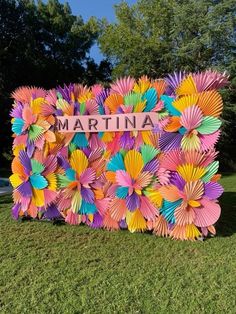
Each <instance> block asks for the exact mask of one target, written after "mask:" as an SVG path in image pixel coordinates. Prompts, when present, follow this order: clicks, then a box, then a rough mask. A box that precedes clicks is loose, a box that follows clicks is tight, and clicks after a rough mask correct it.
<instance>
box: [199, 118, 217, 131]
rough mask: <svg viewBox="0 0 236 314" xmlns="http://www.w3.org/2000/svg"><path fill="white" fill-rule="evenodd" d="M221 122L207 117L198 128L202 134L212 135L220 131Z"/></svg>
mask: <svg viewBox="0 0 236 314" xmlns="http://www.w3.org/2000/svg"><path fill="white" fill-rule="evenodd" d="M220 126H221V121H220V120H219V119H217V118H215V117H211V116H206V117H204V118H203V120H202V123H201V125H200V126H199V127H198V128H197V130H198V132H199V133H201V134H211V133H214V132H215V131H217V130H218V129H219V127H220Z"/></svg>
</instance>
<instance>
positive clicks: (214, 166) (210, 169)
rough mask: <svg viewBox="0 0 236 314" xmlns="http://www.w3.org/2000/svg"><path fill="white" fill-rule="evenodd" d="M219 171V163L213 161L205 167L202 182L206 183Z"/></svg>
mask: <svg viewBox="0 0 236 314" xmlns="http://www.w3.org/2000/svg"><path fill="white" fill-rule="evenodd" d="M218 169H219V161H213V162H212V163H211V164H210V165H208V166H207V167H206V171H205V174H204V176H203V177H202V181H203V182H208V181H210V180H211V178H212V177H213V176H214V175H215V174H216V173H217V171H218Z"/></svg>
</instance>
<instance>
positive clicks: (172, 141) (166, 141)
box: [159, 132, 183, 152]
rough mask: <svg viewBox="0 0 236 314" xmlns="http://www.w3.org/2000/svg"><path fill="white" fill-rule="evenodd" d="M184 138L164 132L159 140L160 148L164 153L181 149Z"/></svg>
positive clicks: (177, 134)
mask: <svg viewBox="0 0 236 314" xmlns="http://www.w3.org/2000/svg"><path fill="white" fill-rule="evenodd" d="M182 137H183V136H182V135H181V134H179V133H169V132H164V133H163V134H162V135H161V137H160V139H159V146H160V148H161V150H162V151H164V152H168V151H170V150H172V149H176V148H180V143H181V140H182Z"/></svg>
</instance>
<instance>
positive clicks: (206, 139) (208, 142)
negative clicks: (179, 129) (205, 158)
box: [199, 130, 221, 151]
mask: <svg viewBox="0 0 236 314" xmlns="http://www.w3.org/2000/svg"><path fill="white" fill-rule="evenodd" d="M220 133H221V132H220V130H218V131H216V132H214V133H212V134H206V135H200V136H199V139H200V142H201V150H202V151H207V150H209V149H212V148H213V147H214V145H215V144H216V142H217V141H218V139H219V137H220Z"/></svg>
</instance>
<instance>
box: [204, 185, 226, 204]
mask: <svg viewBox="0 0 236 314" xmlns="http://www.w3.org/2000/svg"><path fill="white" fill-rule="evenodd" d="M204 190H205V193H204V196H205V197H207V198H208V199H210V200H216V199H217V198H219V197H220V196H221V194H222V193H223V192H224V189H223V187H222V186H221V185H220V184H219V183H217V182H207V183H205V184H204Z"/></svg>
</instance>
